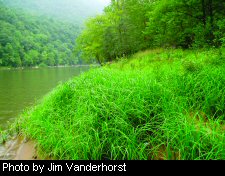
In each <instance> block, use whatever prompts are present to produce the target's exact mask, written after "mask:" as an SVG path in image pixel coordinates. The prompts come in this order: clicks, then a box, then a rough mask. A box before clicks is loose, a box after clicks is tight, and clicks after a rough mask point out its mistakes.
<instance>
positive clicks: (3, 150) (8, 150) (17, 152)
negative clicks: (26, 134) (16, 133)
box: [0, 137, 39, 160]
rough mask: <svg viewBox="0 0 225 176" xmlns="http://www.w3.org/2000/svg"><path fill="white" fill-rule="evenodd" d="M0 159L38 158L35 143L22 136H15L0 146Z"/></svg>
mask: <svg viewBox="0 0 225 176" xmlns="http://www.w3.org/2000/svg"><path fill="white" fill-rule="evenodd" d="M0 159H2V160H38V159H39V158H38V157H37V154H36V150H35V143H34V142H32V141H27V140H26V139H24V138H22V137H15V138H14V139H12V140H9V141H7V142H6V143H5V144H4V145H1V146H0Z"/></svg>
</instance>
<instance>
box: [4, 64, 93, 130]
mask: <svg viewBox="0 0 225 176" xmlns="http://www.w3.org/2000/svg"><path fill="white" fill-rule="evenodd" d="M88 69H89V67H88V66H82V67H52V68H38V69H10V70H0V128H1V129H5V128H6V127H7V126H8V124H9V123H11V122H12V121H13V120H14V119H15V118H16V117H18V116H19V114H20V113H22V112H23V110H24V109H25V108H27V107H30V106H32V105H34V104H35V102H37V100H39V99H41V98H42V97H43V96H44V95H45V94H47V93H48V92H49V91H51V90H52V89H53V88H54V87H56V86H57V85H58V84H60V83H63V82H65V81H67V80H68V79H70V78H72V77H74V76H77V75H79V74H81V73H82V72H85V71H87V70H88Z"/></svg>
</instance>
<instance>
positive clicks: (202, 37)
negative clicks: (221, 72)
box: [77, 0, 225, 63]
mask: <svg viewBox="0 0 225 176" xmlns="http://www.w3.org/2000/svg"><path fill="white" fill-rule="evenodd" d="M224 17H225V1H224V0H112V1H111V4H110V5H109V6H108V7H107V8H105V11H104V14H102V15H98V16H97V17H95V18H92V19H90V20H88V21H87V23H86V28H85V30H84V31H83V32H82V34H81V35H80V36H79V38H78V39H77V52H80V51H81V54H82V56H83V57H84V58H86V59H87V60H93V59H95V60H97V61H98V62H99V63H102V62H105V61H112V60H113V59H115V58H117V57H122V56H126V55H130V54H132V53H135V52H137V51H139V50H143V49H146V48H155V47H174V48H184V49H187V48H203V47H212V46H213V47H221V46H223V45H225V18H224Z"/></svg>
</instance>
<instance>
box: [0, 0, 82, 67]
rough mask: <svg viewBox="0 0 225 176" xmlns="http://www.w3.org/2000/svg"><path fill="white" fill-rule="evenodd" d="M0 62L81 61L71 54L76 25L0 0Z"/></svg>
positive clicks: (9, 64) (64, 63) (26, 64)
mask: <svg viewBox="0 0 225 176" xmlns="http://www.w3.org/2000/svg"><path fill="white" fill-rule="evenodd" d="M0 11H1V13H0V24H1V25H0V66H11V67H22V66H23V67H24V66H25V67H31V66H39V65H48V66H56V65H66V64H67V65H73V64H77V63H80V61H79V59H78V57H77V56H75V55H74V54H73V50H74V49H73V48H74V45H75V38H76V37H77V35H78V33H79V31H80V29H79V27H78V26H74V25H71V24H67V23H63V22H59V21H56V20H53V19H50V18H47V17H45V16H37V15H31V14H29V13H25V12H23V11H21V10H18V9H11V8H7V7H5V6H4V5H3V4H2V3H1V2H0Z"/></svg>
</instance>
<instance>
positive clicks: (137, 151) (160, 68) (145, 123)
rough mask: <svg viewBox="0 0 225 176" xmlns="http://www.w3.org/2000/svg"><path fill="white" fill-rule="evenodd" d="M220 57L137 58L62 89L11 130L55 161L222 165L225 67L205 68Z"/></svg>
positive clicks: (173, 54) (211, 53)
mask: <svg viewBox="0 0 225 176" xmlns="http://www.w3.org/2000/svg"><path fill="white" fill-rule="evenodd" d="M221 51H222V50H221ZM221 51H219V50H218V49H212V50H207V51H206V50H204V51H198V50H192V51H190V50H188V51H182V50H180V49H179V50H163V49H157V50H149V51H146V52H140V53H138V54H135V55H134V56H133V57H132V59H121V60H120V61H118V63H113V64H107V65H106V66H104V67H102V68H98V69H93V70H91V71H89V72H87V73H84V74H83V75H81V76H80V77H76V78H74V79H73V80H70V81H69V82H67V83H66V84H63V85H60V86H59V87H57V88H56V89H55V90H54V91H53V92H51V93H50V94H49V95H48V96H47V97H45V99H44V100H43V101H42V103H41V104H39V105H37V106H36V107H34V108H33V109H31V110H30V111H27V112H25V113H24V114H23V115H22V118H20V119H18V122H19V123H17V122H16V124H18V127H19V129H20V133H22V134H24V135H27V136H28V137H30V138H32V139H34V140H36V141H37V143H38V146H39V150H40V151H44V152H45V155H44V156H45V157H51V158H54V159H75V160H77V159H78V160H80V159H100V160H101V159H112V160H121V159H122V160H123V159H128V160H134V159H142V160H148V159H182V160H184V159H191V160H196V159H206V160H209V159H224V158H225V153H224V150H225V135H224V120H225V116H224V113H225V108H224V103H225V96H224V95H225V87H224V83H225V71H224V70H225V69H224V66H225V65H224V64H220V65H214V64H213V63H210V62H207V60H208V59H209V60H210V59H211V58H212V57H218V56H219V55H220V53H221ZM181 56H182V59H181V58H180V57H181ZM208 57H210V58H208Z"/></svg>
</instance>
